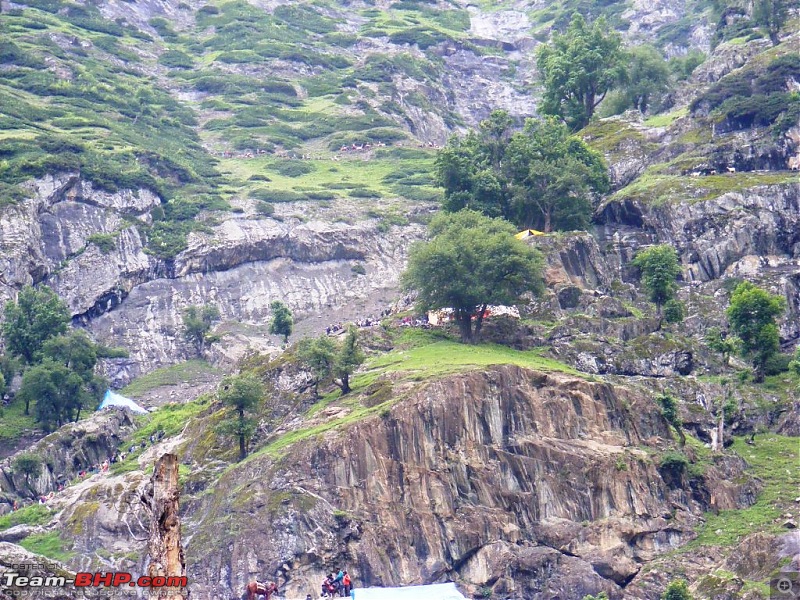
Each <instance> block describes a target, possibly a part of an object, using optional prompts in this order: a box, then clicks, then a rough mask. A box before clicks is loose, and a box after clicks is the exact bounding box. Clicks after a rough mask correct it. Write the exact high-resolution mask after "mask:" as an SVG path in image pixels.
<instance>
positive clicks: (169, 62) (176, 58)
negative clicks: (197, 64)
mask: <svg viewBox="0 0 800 600" xmlns="http://www.w3.org/2000/svg"><path fill="white" fill-rule="evenodd" d="M158 62H159V63H160V64H162V65H164V66H165V67H169V68H170V69H191V68H192V67H193V66H194V60H192V57H191V56H189V55H188V54H186V53H185V52H181V51H180V50H167V51H166V52H164V54H162V55H161V56H159V57H158Z"/></svg>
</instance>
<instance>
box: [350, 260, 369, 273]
mask: <svg viewBox="0 0 800 600" xmlns="http://www.w3.org/2000/svg"><path fill="white" fill-rule="evenodd" d="M350 270H351V271H352V272H353V273H355V274H356V275H366V274H367V270H366V269H365V268H364V265H362V264H361V263H356V264H354V265H353V266H352V267H350Z"/></svg>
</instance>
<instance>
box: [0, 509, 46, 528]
mask: <svg viewBox="0 0 800 600" xmlns="http://www.w3.org/2000/svg"><path fill="white" fill-rule="evenodd" d="M52 518H53V513H51V512H50V509H49V508H48V507H46V506H42V505H41V504H31V505H29V506H23V507H22V508H20V509H19V510H15V511H14V512H13V513H11V514H7V515H3V516H1V517H0V531H5V530H6V529H9V528H11V527H14V526H16V525H45V524H47V523H49V522H50V519H52Z"/></svg>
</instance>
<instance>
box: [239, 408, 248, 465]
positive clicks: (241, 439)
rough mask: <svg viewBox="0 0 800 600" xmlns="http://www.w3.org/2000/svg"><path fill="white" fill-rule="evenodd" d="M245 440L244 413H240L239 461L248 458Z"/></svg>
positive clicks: (241, 411)
mask: <svg viewBox="0 0 800 600" xmlns="http://www.w3.org/2000/svg"><path fill="white" fill-rule="evenodd" d="M244 442H245V440H244V411H243V410H240V411H239V460H244V459H245V458H247V446H245V443H244Z"/></svg>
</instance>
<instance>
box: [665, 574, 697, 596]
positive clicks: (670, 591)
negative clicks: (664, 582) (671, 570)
mask: <svg viewBox="0 0 800 600" xmlns="http://www.w3.org/2000/svg"><path fill="white" fill-rule="evenodd" d="M661 600H692V594H691V593H690V592H689V584H687V583H686V581H685V580H683V579H674V580H672V581H670V582H669V585H668V586H667V589H666V590H665V591H664V593H663V594H662V595H661Z"/></svg>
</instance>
